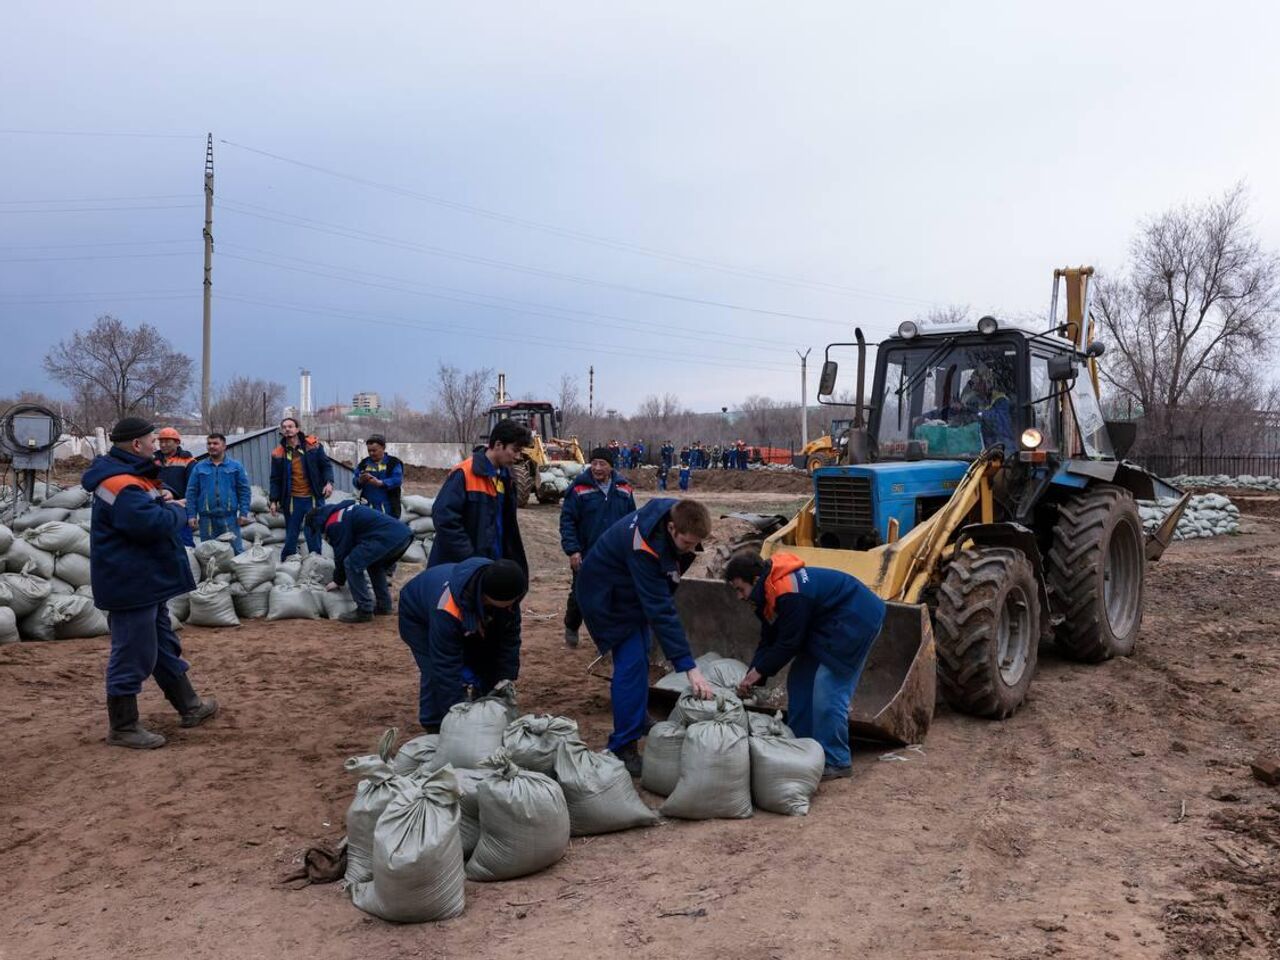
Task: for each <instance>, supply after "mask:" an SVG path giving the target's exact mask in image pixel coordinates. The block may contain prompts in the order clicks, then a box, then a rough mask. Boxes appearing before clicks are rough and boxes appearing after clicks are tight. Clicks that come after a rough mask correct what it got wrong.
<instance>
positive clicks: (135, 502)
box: [80, 417, 218, 750]
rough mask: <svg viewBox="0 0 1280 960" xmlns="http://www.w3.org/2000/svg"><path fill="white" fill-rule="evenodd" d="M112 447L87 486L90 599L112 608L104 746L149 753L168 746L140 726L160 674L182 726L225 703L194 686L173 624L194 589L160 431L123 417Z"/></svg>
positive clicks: (183, 517) (182, 513)
mask: <svg viewBox="0 0 1280 960" xmlns="http://www.w3.org/2000/svg"><path fill="white" fill-rule="evenodd" d="M111 444H112V446H111V449H110V450H108V451H107V453H106V454H104V455H103V456H100V457H97V458H95V459H94V461H93V463H92V464H90V465H89V469H88V470H86V471H85V473H84V476H83V477H82V478H81V481H80V482H81V484H82V485H83V486H84V488H85V489H86V490H88V491H89V492H90V493H91V494H92V495H93V517H92V521H91V524H90V530H89V538H90V557H89V574H90V580H91V583H92V587H93V602H94V605H95V606H97V607H98V608H99V609H101V610H105V611H107V614H108V622H109V623H110V629H111V655H110V657H109V658H108V659H107V716H108V718H109V720H110V727H109V731H108V733H107V743H109V744H111V745H112V746H118V747H132V748H134V749H141V750H146V749H151V748H154V747H163V746H164V744H165V738H164V737H162V736H161V735H160V734H158V733H152V732H151V731H149V730H147V729H145V728H144V727H143V726H142V725H141V724H140V723H139V722H138V694H139V693H140V692H141V691H142V684H143V681H145V680H146V679H147V677H151V676H153V677H155V680H156V683H157V685H159V687H160V689H161V691H162V692H163V693H164V695H165V698H166V699H167V700H168V701H169V702H170V703H171V704H173V706H174V709H176V710H177V711H178V713H179V715H180V716H181V717H182V725H183V726H184V727H194V726H196V725H197V724H199V723H201V722H203V721H205V720H207V719H209V718H210V717H212V716H213V715H214V714H215V713H217V712H218V704H217V701H216V700H213V699H212V698H210V699H201V698H200V697H199V696H198V695H197V694H196V691H195V689H194V688H193V687H192V686H191V681H190V680H189V679H188V678H187V662H186V661H185V660H183V659H182V645H181V644H180V643H179V642H178V635H177V634H176V633H174V631H173V627H172V626H171V625H170V622H169V604H168V601H169V600H170V599H172V598H173V597H176V596H178V595H180V594H183V593H187V592H188V591H190V590H193V589H195V580H194V578H193V577H192V576H191V567H190V564H188V563H187V555H186V552H185V550H184V548H183V546H182V539H181V532H182V530H183V528H184V527H186V524H187V513H186V509H185V505H184V504H183V501H181V500H178V499H175V498H174V495H173V492H172V491H171V490H169V489H168V488H167V487H165V485H164V484H163V483H162V482H161V481H160V479H159V472H160V465H159V464H158V463H156V461H155V460H154V459H153V458H154V456H155V450H156V435H155V427H154V426H153V425H152V424H151V423H150V422H149V421H147V420H144V419H142V418H141V417H125V418H124V419H123V420H121V421H120V422H118V423H117V424H116V425H115V426H114V427H112V429H111Z"/></svg>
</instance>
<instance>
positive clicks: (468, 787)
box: [453, 767, 498, 857]
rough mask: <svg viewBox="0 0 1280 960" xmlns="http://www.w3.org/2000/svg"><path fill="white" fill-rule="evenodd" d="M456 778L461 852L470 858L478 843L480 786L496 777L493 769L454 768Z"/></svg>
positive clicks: (496, 773) (496, 772)
mask: <svg viewBox="0 0 1280 960" xmlns="http://www.w3.org/2000/svg"><path fill="white" fill-rule="evenodd" d="M453 772H454V774H455V775H456V776H457V778H458V804H459V806H460V807H461V808H462V820H461V822H460V823H459V824H458V830H459V832H460V833H461V834H462V852H463V854H464V855H465V856H468V857H469V856H471V852H472V851H473V850H475V848H476V844H477V843H479V842H480V784H482V783H484V782H485V781H486V780H492V779H493V778H494V777H496V776H497V775H498V771H497V770H495V769H493V767H473V768H470V769H468V768H466V767H455V768H454V770H453Z"/></svg>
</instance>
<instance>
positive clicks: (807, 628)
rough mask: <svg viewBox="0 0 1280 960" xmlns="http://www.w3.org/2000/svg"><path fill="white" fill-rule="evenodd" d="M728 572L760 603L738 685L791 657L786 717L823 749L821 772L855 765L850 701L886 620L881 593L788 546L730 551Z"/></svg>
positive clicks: (747, 691)
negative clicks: (754, 642)
mask: <svg viewBox="0 0 1280 960" xmlns="http://www.w3.org/2000/svg"><path fill="white" fill-rule="evenodd" d="M724 578H725V580H726V581H727V582H728V583H729V585H730V586H732V587H733V588H734V590H736V591H737V593H738V596H740V597H741V598H742V599H743V600H745V601H747V602H748V603H750V604H751V605H752V606H753V607H755V610H756V615H757V616H758V617H759V618H760V621H761V623H762V624H763V626H762V627H761V631H760V646H759V647H758V648H757V649H756V654H755V657H754V658H752V661H751V669H750V670H748V671H747V675H746V676H745V677H743V679H742V683H741V684H739V686H738V692H739V693H740V694H741V695H742V696H743V697H744V698H746V697H749V696H750V695H751V688H752V687H754V686H757V685H759V684H762V683H764V682H765V681H766V680H767V679H768V678H769V677H771V676H773V675H774V674H776V673H777V672H778V671H779V670H781V669H782V668H783V667H785V666H786V665H787V664H788V663H790V664H791V671H790V673H788V674H787V723H788V724H790V726H791V729H792V730H793V731H795V734H796V736H797V737H812V738H813V739H814V740H817V741H818V742H819V743H820V744H822V749H823V752H824V753H825V754H826V769H825V770H824V771H823V773H822V779H823V780H831V779H834V778H837V777H848V776H851V775H852V773H853V766H852V763H853V761H852V759H851V757H850V755H849V703H850V701H851V700H852V699H853V692H854V690H855V689H857V686H858V678H859V677H860V676H861V675H862V668H863V665H864V664H866V662H867V655H868V654H869V653H870V652H871V646H872V644H873V643H875V639H876V636H877V635H878V634H879V633H880V628H881V626H883V624H884V617H885V604H884V601H883V600H881V599H880V598H879V597H877V596H876V595H875V594H874V593H872V592H871V591H870V590H868V589H867V587H866V586H865V585H864V584H862V583H861V582H860V581H859V580H857V578H855V577H851V576H849V574H847V573H841V572H840V571H839V570H825V569H822V568H821V567H812V568H811V567H806V566H805V565H804V561H803V560H801V559H800V558H799V557H797V556H794V555H793V554H789V553H775V554H774V555H773V556H772V557H770V558H769V559H768V560H764V559H762V558H761V556H760V554H759V553H757V552H756V551H754V550H742V551H739V552H738V553H735V554H734V555H733V556H732V557H730V558H729V563H728V565H727V566H726V567H725V571H724Z"/></svg>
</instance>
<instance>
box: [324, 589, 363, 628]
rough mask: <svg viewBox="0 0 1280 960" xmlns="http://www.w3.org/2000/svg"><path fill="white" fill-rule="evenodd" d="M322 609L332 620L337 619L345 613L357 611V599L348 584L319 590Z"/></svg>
mask: <svg viewBox="0 0 1280 960" xmlns="http://www.w3.org/2000/svg"><path fill="white" fill-rule="evenodd" d="M316 596H317V597H318V598H319V599H320V610H321V612H322V613H323V614H324V615H325V616H326V617H327V618H328V619H330V620H337V619H338V618H339V617H341V616H342V615H343V614H346V613H355V612H356V601H355V598H354V597H352V596H351V591H350V589H348V588H347V587H346V586H341V587H339V588H338V589H337V590H318V591H316Z"/></svg>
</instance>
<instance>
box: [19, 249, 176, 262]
mask: <svg viewBox="0 0 1280 960" xmlns="http://www.w3.org/2000/svg"><path fill="white" fill-rule="evenodd" d="M189 256H191V252H190V251H186V250H179V251H175V252H173V253H112V254H94V255H92V256H85V257H0V263H57V262H66V261H71V260H147V259H151V258H154V257H189Z"/></svg>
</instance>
